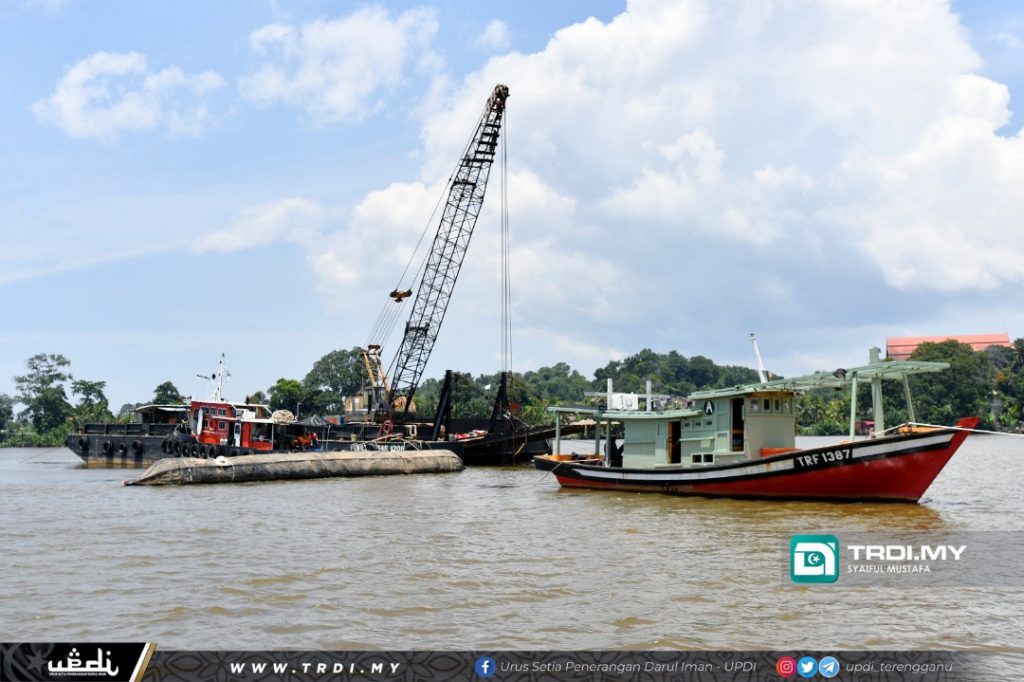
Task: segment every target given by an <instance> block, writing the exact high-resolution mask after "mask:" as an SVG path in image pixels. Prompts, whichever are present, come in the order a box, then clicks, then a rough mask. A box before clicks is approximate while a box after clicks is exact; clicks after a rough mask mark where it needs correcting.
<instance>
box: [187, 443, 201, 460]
mask: <svg viewBox="0 0 1024 682" xmlns="http://www.w3.org/2000/svg"><path fill="white" fill-rule="evenodd" d="M189 453H190V454H191V455H192V456H193V457H198V456H199V446H198V445H196V444H195V443H192V447H191V448H190V449H189Z"/></svg>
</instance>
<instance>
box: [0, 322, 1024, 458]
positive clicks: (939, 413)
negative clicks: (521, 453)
mask: <svg viewBox="0 0 1024 682" xmlns="http://www.w3.org/2000/svg"><path fill="white" fill-rule="evenodd" d="M911 359H913V360H928V361H937V362H947V363H949V365H950V370H948V371H945V372H937V373H934V374H922V375H915V376H912V377H911V378H910V386H911V391H912V393H913V396H914V406H915V411H916V414H915V417H916V419H917V421H920V422H925V423H931V424H951V423H953V421H954V420H955V419H957V418H958V417H961V416H966V415H977V416H979V417H981V418H982V424H983V426H984V427H985V428H999V429H1012V430H1019V429H1020V428H1021V425H1022V420H1024V338H1021V339H1017V340H1016V341H1014V342H1013V345H1012V347H1009V348H1005V347H1000V346H992V347H989V348H988V349H986V350H982V351H977V352H976V351H973V350H972V349H971V347H970V346H967V345H964V344H961V343H958V342H956V341H944V342H942V343H924V344H921V345H920V346H919V347H918V348H917V349H916V350H915V351H914V354H913V355H912V356H911ZM25 364H26V370H27V371H26V373H25V374H24V375H20V376H16V377H14V383H15V387H16V389H17V393H16V394H15V395H14V396H13V397H12V396H9V395H5V394H2V393H0V444H2V445H10V446H20V447H31V446H45V445H59V444H60V443H61V442H62V441H63V439H64V437H65V436H66V435H67V434H68V433H71V432H73V431H75V430H77V429H80V428H81V427H82V426H83V425H84V424H86V423H96V422H105V421H115V420H117V421H128V420H129V419H130V418H131V410H132V409H133V408H135V407H138V406H139V405H142V404H147V403H157V404H178V403H182V402H187V400H188V399H187V397H186V396H183V395H181V393H180V392H179V391H178V389H177V388H176V387H175V386H174V384H173V383H172V382H170V381H165V382H163V383H161V384H160V385H159V386H157V387H156V388H155V389H154V392H153V396H152V398H150V399H148V400H143V401H140V402H138V403H131V404H126V405H123V406H122V407H121V408H120V409H119V410H118V413H117V415H116V416H115V415H114V414H112V413H111V411H110V407H109V404H108V402H107V398H106V396H105V394H104V391H105V390H106V382H105V381H101V380H86V379H75V378H74V377H73V376H72V373H71V362H70V360H68V358H66V357H64V356H63V355H59V354H46V353H40V354H38V355H33V356H32V357H31V358H29V359H28V360H27V361H26V363H25ZM822 369H823V370H828V371H831V370H832V369H835V368H822ZM500 379H501V377H500V375H499V374H480V375H477V376H472V375H470V374H467V373H462V372H457V373H456V374H455V392H454V402H453V416H456V417H488V416H490V414H491V409H492V405H493V401H494V396H495V394H496V392H497V390H498V386H499V385H500ZM608 379H611V380H612V381H613V383H614V387H615V390H616V391H618V392H635V393H638V394H643V393H644V392H645V390H646V382H647V381H648V380H650V381H651V384H652V390H653V392H654V393H655V394H662V395H669V396H676V397H679V398H681V397H682V396H685V395H687V394H689V393H691V392H693V391H695V390H700V389H706V388H723V387H726V386H733V385H736V384H745V383H752V382H755V381H757V373H756V372H755V371H754V370H753V369H751V368H749V367H739V366H733V365H719V364H716V363H715V362H714V361H713V360H711V359H710V358H707V357H704V356H701V355H695V356H692V357H689V358H687V357H685V356H683V355H681V354H680V353H678V352H676V351H670V352H668V353H656V352H654V351H652V350H650V349H644V350H642V351H640V352H639V353H636V354H634V355H631V356H629V357H627V358H624V359H622V360H614V361H611V362H609V363H608V364H606V365H605V366H604V367H600V368H598V369H596V370H594V372H593V374H592V378H589V379H588V378H587V377H586V376H584V375H583V374H581V373H580V372H579V371H577V370H576V369H574V368H572V367H570V366H569V365H568V364H566V363H564V362H559V363H557V364H555V365H553V366H551V367H541V368H539V369H537V370H531V371H528V372H523V373H519V372H517V373H515V374H513V376H512V380H511V382H510V387H509V401H510V403H511V405H512V408H513V411H515V412H516V413H517V414H518V416H519V417H520V418H521V419H523V421H525V422H527V423H529V424H532V425H541V424H548V423H551V421H552V415H551V414H550V413H549V412H547V408H548V407H549V406H551V405H563V404H582V403H585V402H586V401H588V400H589V401H591V402H593V401H600V399H601V397H600V395H598V396H587V394H588V393H597V394H600V393H602V392H604V391H605V389H606V386H607V380H608ZM365 381H366V376H365V370H364V368H363V362H362V359H361V356H360V351H359V349H358V348H352V349H349V350H344V349H341V350H335V351H332V352H330V353H328V354H326V355H324V356H323V357H322V358H320V359H319V360H317V361H316V362H315V363H314V364H313V367H312V368H311V369H310V371H309V372H308V373H307V374H306V376H305V377H303V378H302V379H294V378H291V379H289V378H281V379H279V380H278V381H277V382H275V383H274V385H273V386H270V387H268V388H267V390H266V392H263V391H256V392H255V393H253V394H251V395H249V396H246V398H247V399H248V400H249V401H250V402H259V403H265V404H268V405H270V407H271V408H272V409H275V410H277V409H286V410H290V411H292V412H293V413H295V414H296V415H299V416H309V415H311V414H318V415H331V414H342V413H343V411H344V407H345V399H346V398H351V397H352V396H356V395H358V394H359V393H360V391H361V390H362V388H363V386H364V383H365ZM440 389H441V380H440V379H436V378H431V379H427V380H425V381H424V382H423V383H422V385H421V386H420V388H419V390H418V391H417V393H416V397H415V400H416V404H417V407H418V410H419V412H420V414H425V415H429V414H432V413H433V411H434V409H435V408H436V405H437V399H438V394H439V392H440ZM869 393H870V389H869V387H868V386H866V385H863V386H861V387H860V391H859V393H858V401H857V402H858V414H857V418H858V419H871V417H872V414H871V401H870V398H869ZM884 400H885V409H886V415H887V416H886V421H887V423H889V424H890V425H891V424H899V423H901V422H903V421H906V420H907V412H906V405H905V403H904V398H903V392H902V387H901V386H900V385H899V384H898V383H897V382H885V387H884ZM676 404H677V405H678V404H681V403H679V402H678V401H677V402H676ZM849 418H850V393H849V391H848V390H843V391H837V390H833V389H826V390H819V391H812V392H810V393H807V394H806V395H803V396H801V398H800V399H799V400H798V420H797V424H798V427H799V429H800V432H801V433H802V434H805V435H833V434H841V433H845V432H846V430H847V429H848V424H849Z"/></svg>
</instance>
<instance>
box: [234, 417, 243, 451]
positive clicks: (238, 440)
mask: <svg viewBox="0 0 1024 682" xmlns="http://www.w3.org/2000/svg"><path fill="white" fill-rule="evenodd" d="M233 438H234V441H235V447H236V448H238V447H241V446H242V422H235V430H234V436H233Z"/></svg>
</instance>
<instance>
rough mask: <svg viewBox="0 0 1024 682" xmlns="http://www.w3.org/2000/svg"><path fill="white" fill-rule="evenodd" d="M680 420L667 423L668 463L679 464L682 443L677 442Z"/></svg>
mask: <svg viewBox="0 0 1024 682" xmlns="http://www.w3.org/2000/svg"><path fill="white" fill-rule="evenodd" d="M681 423H682V422H678V421H670V422H669V423H668V443H667V445H668V463H669V464H679V463H680V461H681V459H680V457H681V450H682V444H681V443H680V442H679V437H680V436H679V425H680V424H681Z"/></svg>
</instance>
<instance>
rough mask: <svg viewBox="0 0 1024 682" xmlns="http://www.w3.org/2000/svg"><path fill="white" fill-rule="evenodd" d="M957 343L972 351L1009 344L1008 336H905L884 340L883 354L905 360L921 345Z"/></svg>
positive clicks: (1003, 334) (894, 358)
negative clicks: (951, 340) (950, 341)
mask: <svg viewBox="0 0 1024 682" xmlns="http://www.w3.org/2000/svg"><path fill="white" fill-rule="evenodd" d="M950 339H953V340H954V341H959V342H960V343H966V344H967V345H968V346H970V347H971V348H973V349H974V350H976V351H978V350H985V349H986V348H988V347H989V346H1007V347H1009V346H1010V345H1011V344H1010V335H1009V334H1008V333H1005V332H1004V333H1002V334H964V335H961V336H905V337H892V336H891V337H889V338H888V339H886V340H885V354H886V355H887V356H889V358H890V359H892V360H906V359H908V358H909V357H910V354H911V353H913V352H914V349H915V348H917V347H918V346H920V345H921V344H922V343H941V342H942V341H949V340H950Z"/></svg>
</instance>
